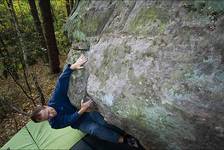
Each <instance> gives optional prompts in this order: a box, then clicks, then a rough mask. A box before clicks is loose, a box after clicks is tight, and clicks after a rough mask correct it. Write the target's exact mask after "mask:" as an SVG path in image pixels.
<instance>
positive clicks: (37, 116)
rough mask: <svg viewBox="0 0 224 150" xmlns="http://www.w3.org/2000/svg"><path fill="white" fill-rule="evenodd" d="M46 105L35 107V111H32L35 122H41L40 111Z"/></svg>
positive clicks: (32, 118)
mask: <svg viewBox="0 0 224 150" xmlns="http://www.w3.org/2000/svg"><path fill="white" fill-rule="evenodd" d="M43 109H44V107H43V106H39V107H37V108H35V109H34V111H33V112H32V114H31V116H30V118H31V120H32V121H33V122H35V123H38V122H41V121H39V120H38V119H39V118H40V111H41V110H43Z"/></svg>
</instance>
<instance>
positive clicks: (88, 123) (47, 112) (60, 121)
mask: <svg viewBox="0 0 224 150" xmlns="http://www.w3.org/2000/svg"><path fill="white" fill-rule="evenodd" d="M86 62H87V58H86V57H85V56H84V55H81V56H80V57H79V58H78V60H77V61H76V62H75V63H74V64H72V65H70V64H69V65H67V66H66V68H65V69H64V71H63V73H62V74H61V75H60V77H59V79H58V81H57V84H56V87H55V90H54V92H53V95H52V97H51V99H50V100H49V102H48V106H41V107H38V108H36V109H35V110H34V111H33V113H32V115H31V119H32V120H33V121H34V122H41V121H45V120H48V121H49V123H50V125H51V127H52V128H55V129H60V128H64V127H67V126H71V127H72V128H74V129H79V130H81V131H82V132H84V133H88V134H90V135H93V136H96V137H98V138H100V139H103V140H106V141H110V142H113V143H123V142H124V141H127V142H128V141H129V142H128V143H129V144H130V145H131V146H134V147H137V144H136V143H137V142H135V141H133V138H130V136H127V137H128V138H125V137H124V136H122V135H121V134H119V133H118V132H115V131H114V130H113V129H112V128H110V126H111V125H109V124H107V123H106V121H105V120H104V118H103V117H102V116H101V115H100V113H99V112H90V111H89V110H90V108H91V105H92V104H93V101H92V100H88V101H86V102H84V101H83V100H82V101H81V108H80V109H79V110H77V109H76V108H75V107H74V106H73V105H72V104H71V103H70V101H69V98H68V96H67V91H68V85H69V79H70V75H71V74H72V72H73V71H74V70H78V69H82V68H83V65H84V64H85V63H86Z"/></svg>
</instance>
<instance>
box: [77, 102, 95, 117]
mask: <svg viewBox="0 0 224 150" xmlns="http://www.w3.org/2000/svg"><path fill="white" fill-rule="evenodd" d="M92 104H93V101H92V100H88V101H87V102H84V101H83V100H82V101H81V108H80V110H79V112H78V113H79V114H83V113H84V112H87V111H88V110H89V108H90V107H91V106H92Z"/></svg>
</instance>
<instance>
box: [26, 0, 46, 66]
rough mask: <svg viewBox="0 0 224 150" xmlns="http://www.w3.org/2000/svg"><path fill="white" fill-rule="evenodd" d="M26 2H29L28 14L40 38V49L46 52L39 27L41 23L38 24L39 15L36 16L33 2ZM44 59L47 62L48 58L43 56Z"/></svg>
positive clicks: (33, 0)
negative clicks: (29, 13) (30, 15)
mask: <svg viewBox="0 0 224 150" xmlns="http://www.w3.org/2000/svg"><path fill="white" fill-rule="evenodd" d="M28 2H29V6H30V12H31V14H32V17H33V21H34V26H35V29H36V31H37V33H38V36H39V37H40V44H41V47H42V49H44V50H47V45H46V42H45V39H44V34H43V29H42V26H41V22H40V18H39V15H38V11H37V7H36V3H35V0H28ZM44 57H45V61H46V62H48V56H47V55H44Z"/></svg>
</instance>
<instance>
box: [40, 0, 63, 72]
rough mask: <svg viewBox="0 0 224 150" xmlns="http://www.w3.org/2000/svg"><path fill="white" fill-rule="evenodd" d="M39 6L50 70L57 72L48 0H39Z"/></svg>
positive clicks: (57, 63) (55, 48)
mask: <svg viewBox="0 0 224 150" xmlns="http://www.w3.org/2000/svg"><path fill="white" fill-rule="evenodd" d="M39 6H40V11H41V17H42V20H43V27H44V37H45V41H46V43H47V49H48V58H49V64H50V70H51V72H52V73H58V72H60V68H59V65H60V62H59V56H58V55H59V52H58V48H57V43H56V38H55V34H54V25H53V19H52V14H51V7H50V0H39Z"/></svg>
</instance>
